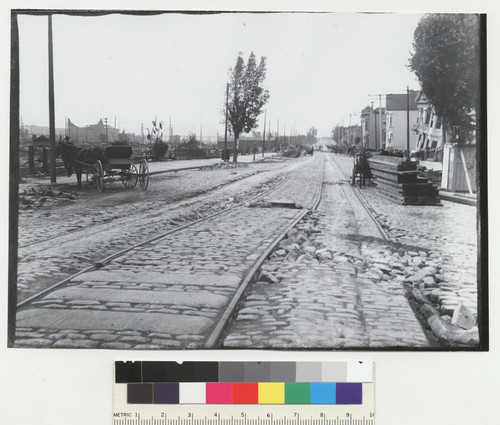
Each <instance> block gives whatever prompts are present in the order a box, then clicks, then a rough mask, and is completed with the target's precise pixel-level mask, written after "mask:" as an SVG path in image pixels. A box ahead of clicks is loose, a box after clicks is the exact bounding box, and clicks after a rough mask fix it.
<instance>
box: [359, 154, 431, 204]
mask: <svg viewBox="0 0 500 425" xmlns="http://www.w3.org/2000/svg"><path fill="white" fill-rule="evenodd" d="M368 162H369V163H370V168H371V172H372V174H373V175H374V176H375V178H376V182H377V189H378V191H379V193H380V194H381V195H382V196H384V197H385V198H387V199H389V200H391V201H393V202H395V203H398V204H402V205H441V202H440V200H439V196H438V193H439V191H438V188H437V187H436V186H434V185H433V184H432V182H430V181H429V180H428V179H426V178H425V177H422V176H420V175H419V173H420V171H419V170H417V162H414V161H410V160H408V159H405V158H396V157H391V156H382V155H377V156H373V157H371V158H369V159H368Z"/></svg>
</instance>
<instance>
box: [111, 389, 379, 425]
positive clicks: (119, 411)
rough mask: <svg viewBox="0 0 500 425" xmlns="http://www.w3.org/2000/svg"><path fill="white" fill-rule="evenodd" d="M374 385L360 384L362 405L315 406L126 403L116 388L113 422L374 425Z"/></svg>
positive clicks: (129, 424)
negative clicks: (361, 386) (361, 385)
mask: <svg viewBox="0 0 500 425" xmlns="http://www.w3.org/2000/svg"><path fill="white" fill-rule="evenodd" d="M373 388H374V384H373V383H370V384H363V404H361V405H339V404H337V405H314V406H313V405H251V406H247V405H172V406H165V405H137V404H135V405H127V404H126V403H125V404H123V403H119V402H118V400H117V396H118V398H120V399H121V400H123V398H122V396H125V394H124V393H123V394H117V392H116V391H115V404H114V409H113V425H374V424H375V410H374V397H373V395H374V391H373ZM119 392H123V391H122V389H120V390H119V391H118V393H119Z"/></svg>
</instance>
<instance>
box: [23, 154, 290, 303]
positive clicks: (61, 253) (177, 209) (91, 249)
mask: <svg viewBox="0 0 500 425" xmlns="http://www.w3.org/2000/svg"><path fill="white" fill-rule="evenodd" d="M255 166H256V167H257V170H259V174H256V172H255V171H251V169H252V167H248V166H243V168H241V169H240V168H238V170H237V171H234V170H232V171H231V169H229V170H226V169H221V170H216V171H214V170H203V171H198V172H197V174H196V173H195V172H190V173H188V175H189V177H187V176H184V177H186V178H184V177H183V178H179V179H178V180H176V181H175V185H174V184H172V181H171V179H170V178H165V179H163V180H162V179H160V176H154V178H155V180H156V179H159V181H158V182H156V181H155V183H154V185H156V186H157V189H155V190H153V191H151V194H150V193H149V192H150V191H149V190H148V192H145V193H144V192H142V191H139V192H140V193H139V194H138V195H137V196H138V197H139V199H137V198H136V197H132V199H133V200H135V201H136V202H133V203H130V202H124V203H123V204H117V203H116V201H114V203H112V204H111V205H108V203H109V200H107V196H111V197H113V196H114V195H116V194H117V193H115V194H108V193H104V194H100V195H103V196H101V197H100V198H98V199H97V203H98V206H97V207H96V205H95V204H96V200H95V199H94V203H93V204H92V203H90V204H89V203H87V202H86V201H85V199H79V200H78V201H77V203H76V205H67V206H66V208H65V207H63V206H61V207H59V208H58V209H56V210H55V211H54V210H52V213H50V212H48V211H45V210H43V209H42V210H40V211H30V212H27V211H21V212H20V216H21V221H20V224H19V227H20V229H21V230H22V233H24V239H23V236H22V235H20V245H21V247H20V248H19V250H18V258H19V260H18V300H19V301H22V300H24V299H26V298H28V297H29V296H31V295H33V294H35V293H38V292H39V291H40V290H42V289H44V288H45V287H48V286H50V285H51V284H53V283H55V282H57V281H59V280H62V279H63V278H65V277H67V276H69V275H71V274H73V273H75V272H76V271H79V270H82V269H84V268H86V267H89V266H91V265H93V264H94V263H95V262H97V261H99V260H101V259H102V258H104V257H105V256H107V255H110V254H114V253H116V252H118V251H120V250H122V249H124V248H126V247H128V246H130V245H133V244H136V243H139V242H141V241H143V240H147V239H149V238H151V237H154V236H156V235H158V234H161V233H163V232H166V231H168V230H171V229H173V228H175V227H177V226H178V225H179V224H182V223H183V222H185V221H192V220H194V219H196V218H200V217H202V216H205V215H208V214H209V213H213V212H216V211H218V210H222V209H226V208H229V207H231V206H233V205H234V204H235V203H237V202H239V201H241V200H242V199H246V198H247V197H249V196H252V194H253V195H255V194H256V193H258V192H259V191H263V190H265V188H266V186H268V185H270V184H271V183H272V182H273V181H274V180H275V179H276V178H277V177H278V178H283V177H284V176H285V175H286V173H287V172H289V171H290V169H293V168H294V167H295V165H294V164H283V163H281V164H280V163H278V164H276V163H275V164H255ZM217 172H219V174H217ZM231 173H237V174H236V175H237V176H238V177H234V175H233V174H231ZM283 173H284V174H283ZM179 174H180V173H179ZM245 177H246V178H245ZM235 179H238V181H236V182H234V180H235ZM230 182H233V183H232V184H227V183H230ZM152 185H153V184H152ZM210 185H212V186H210ZM220 186H222V187H220ZM153 187H154V186H153ZM173 187H175V192H176V194H174V195H172V194H171V193H170V192H171V191H172V188H173ZM209 187H212V188H214V187H220V189H218V190H210V191H208V193H205V194H202V195H199V196H193V194H194V193H198V192H199V191H203V190H205V191H206V190H207V189H208V188H209ZM193 188H195V189H193ZM124 190H125V189H123V190H122V191H121V193H119V194H120V196H123V194H124ZM182 190H185V193H186V196H187V197H188V199H183V200H180V201H179V200H178V199H179V198H180V197H181V195H180V194H181V192H182ZM163 192H165V193H163ZM125 193H126V192H125ZM130 193H131V194H132V192H130ZM146 193H147V195H146ZM94 196H95V195H94ZM143 196H148V198H147V200H145V201H142V200H141V197H143ZM158 198H159V199H158ZM153 199H154V200H153ZM101 204H104V205H101ZM47 213H49V217H46V216H45V214H47ZM75 222H76V223H77V226H76V227H75V225H74V223H75ZM75 228H81V230H80V231H78V232H76V233H69V232H71V231H72V230H74V229H75ZM34 229H37V230H36V231H35V230H34ZM30 230H31V231H33V233H32V234H31V238H32V239H27V237H28V232H29V231H30ZM40 235H41V236H43V237H46V236H47V235H53V236H55V237H56V238H57V239H49V240H47V241H41V242H39V243H36V244H33V245H30V246H25V247H22V244H23V243H28V242H29V243H32V242H36V241H40V237H41V236H40ZM75 240H77V241H78V243H75Z"/></svg>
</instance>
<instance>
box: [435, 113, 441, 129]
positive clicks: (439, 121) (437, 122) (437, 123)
mask: <svg viewBox="0 0 500 425" xmlns="http://www.w3.org/2000/svg"><path fill="white" fill-rule="evenodd" d="M436 128H437V129H440V128H441V117H439V116H438V117H437V120H436Z"/></svg>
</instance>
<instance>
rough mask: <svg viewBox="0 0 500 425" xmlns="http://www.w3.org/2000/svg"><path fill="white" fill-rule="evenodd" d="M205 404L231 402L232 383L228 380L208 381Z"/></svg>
mask: <svg viewBox="0 0 500 425" xmlns="http://www.w3.org/2000/svg"><path fill="white" fill-rule="evenodd" d="M206 385H207V387H206V391H207V404H231V403H232V402H233V385H232V384H231V383H228V382H208V383H207V384H206Z"/></svg>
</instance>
